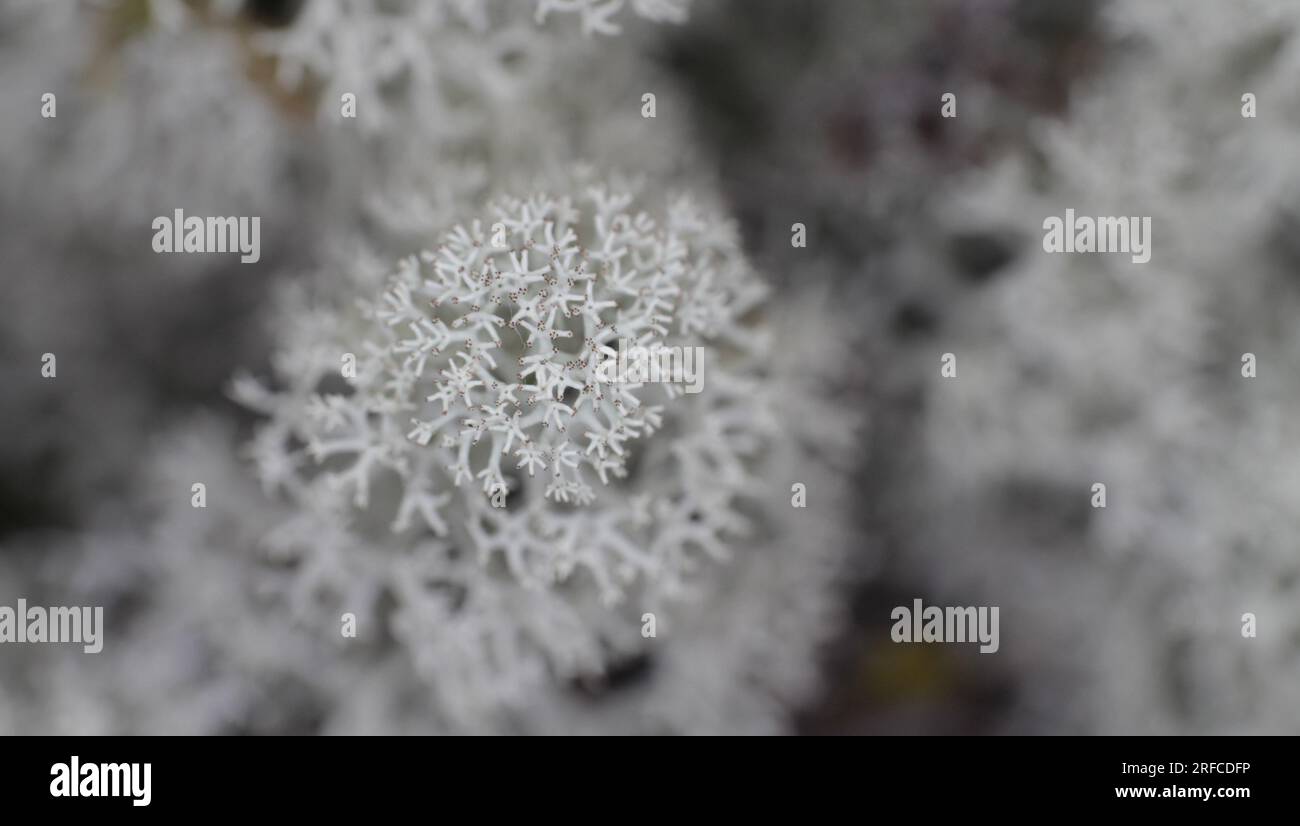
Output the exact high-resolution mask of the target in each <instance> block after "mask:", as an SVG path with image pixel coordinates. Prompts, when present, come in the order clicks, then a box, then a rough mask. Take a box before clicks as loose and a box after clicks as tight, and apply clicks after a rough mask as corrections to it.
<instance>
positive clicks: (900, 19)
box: [0, 0, 1300, 734]
mask: <svg viewBox="0 0 1300 826" xmlns="http://www.w3.org/2000/svg"><path fill="white" fill-rule="evenodd" d="M1297 66H1300V7H1297V6H1296V4H1295V3H1292V2H1288V1H1287V0H1250V1H1249V2H1237V3H1227V2H1220V1H1219V0H1178V1H1177V2H1174V0H1168V2H1165V0H1152V2H1147V0H1112V2H1108V3H1102V2H1093V0H820V1H819V2H816V3H803V2H793V0H694V2H692V0H280V1H279V2H273V1H272V0H206V1H205V0H93V1H92V0H85V1H83V2H73V0H68V2H42V0H9V2H4V3H0V111H3V112H4V113H5V117H4V118H3V119H2V120H0V225H2V226H3V227H4V231H3V233H0V261H3V267H4V271H3V275H2V276H0V278H2V279H3V286H4V287H5V299H4V300H3V301H0V387H3V391H2V392H0V426H3V427H4V428H5V430H6V432H7V433H10V434H13V437H12V438H6V439H3V440H0V605H13V604H14V602H15V601H16V600H17V599H18V598H19V597H22V598H26V599H27V600H28V601H29V602H32V603H33V604H35V603H40V604H47V605H102V606H104V608H105V614H106V618H107V629H106V631H105V645H104V650H103V652H102V653H101V654H99V655H85V654H82V653H81V650H80V648H77V647H66V646H53V645H47V646H20V645H5V646H3V647H0V733H521V734H572V733H601V734H609V733H684V734H703V733H743V734H748V733H783V732H795V731H803V732H818V733H820V732H828V731H834V732H918V731H920V732H936V731H937V732H1032V733H1040V732H1054V733H1055V732H1068V733H1076V732H1079V733H1120V732H1124V733H1133V732H1153V733H1189V732H1210V733H1226V732H1273V731H1295V730H1296V729H1297V727H1300V718H1298V715H1297V710H1298V709H1300V694H1298V693H1297V688H1298V687H1300V671H1298V670H1300V645H1297V635H1298V634H1300V623H1298V622H1297V621H1296V616H1297V613H1296V610H1295V605H1296V600H1297V596H1298V594H1297V590H1296V589H1297V587H1300V563H1298V562H1297V557H1296V554H1295V553H1294V549H1293V548H1292V547H1291V544H1290V542H1291V541H1292V537H1293V536H1294V535H1295V533H1296V528H1297V527H1300V525H1298V524H1297V518H1296V516H1295V514H1297V513H1300V502H1297V501H1296V497H1295V496H1293V495H1292V494H1293V493H1295V492H1296V490H1297V489H1296V488H1294V487H1292V485H1291V484H1290V483H1291V481H1293V480H1292V478H1291V477H1292V476H1293V475H1294V471H1293V468H1294V467H1296V466H1297V464H1298V463H1300V455H1297V451H1296V448H1295V445H1296V444H1300V441H1298V437H1300V433H1297V426H1296V425H1293V424H1288V421H1290V419H1291V418H1292V417H1290V416H1289V415H1288V414H1289V412H1290V410H1291V409H1292V408H1293V407H1294V406H1295V403H1296V400H1297V392H1296V388H1297V387H1300V383H1297V382H1296V381H1294V380H1293V379H1292V377H1291V372H1292V371H1291V370H1290V369H1289V368H1290V365H1291V364H1294V363H1296V361H1297V359H1298V358H1300V337H1298V336H1297V334H1296V333H1294V332H1293V331H1292V327H1294V325H1293V324H1290V323H1289V321H1290V316H1291V315H1292V314H1293V313H1294V311H1295V309H1296V308H1297V307H1300V282H1297V280H1296V278H1295V275H1294V272H1293V271H1294V270H1295V268H1296V266H1297V264H1298V263H1300V245H1298V244H1297V242H1296V241H1295V238H1294V236H1295V229H1296V227H1297V226H1298V225H1300V217H1298V216H1300V200H1297V198H1298V195H1300V180H1297V175H1296V174H1295V173H1294V172H1293V171H1292V167H1293V165H1292V164H1291V163H1290V160H1289V158H1290V155H1291V148H1290V144H1291V143H1292V137H1291V136H1292V135H1293V134H1294V133H1295V131H1296V127H1297V126H1300V87H1297V85H1296V83H1295V82H1294V75H1295V72H1294V71H1292V70H1293V69H1294V68H1296V67H1297ZM947 93H952V94H954V95H955V98H954V99H955V100H956V114H957V116H956V117H954V118H951V119H948V118H944V117H942V116H941V115H940V111H941V105H942V103H941V102H942V100H943V97H942V96H943V95H945V94H947ZM1246 93H1250V94H1252V95H1254V96H1255V99H1256V101H1257V106H1258V116H1257V117H1254V118H1244V117H1242V111H1241V109H1242V105H1243V103H1242V95H1243V94H1246ZM46 95H53V96H54V98H56V99H57V116H56V117H42V116H41V112H42V106H43V101H44V100H45V99H46V98H45V96H46ZM1067 208H1068V209H1074V210H1076V211H1077V212H1078V213H1079V214H1085V215H1088V214H1090V215H1140V216H1150V217H1151V224H1152V227H1153V238H1152V250H1153V254H1152V257H1151V261H1150V263H1148V264H1145V265H1134V264H1132V263H1131V262H1130V259H1129V257H1128V256H1109V255H1051V254H1046V253H1044V252H1043V248H1042V244H1041V240H1042V235H1041V233H1042V222H1043V219H1044V218H1045V217H1047V216H1052V215H1057V216H1059V215H1062V214H1063V213H1064V211H1065V210H1066V209H1067ZM176 209H183V210H185V212H186V213H187V214H191V215H221V216H227V215H233V216H259V217H260V220H261V239H262V251H261V256H260V260H259V261H258V262H257V263H256V264H241V263H239V259H238V257H237V256H233V257H232V256H229V255H221V254H188V255H177V254H157V253H155V252H154V251H153V249H152V247H151V244H150V239H151V237H152V234H153V233H152V230H151V229H150V227H151V222H152V221H153V219H154V217H155V216H159V215H163V216H166V215H171V214H172V213H173V211H174V210H176ZM796 227H801V228H802V232H803V233H804V236H803V237H804V239H805V240H806V244H803V245H801V244H797V243H793V242H792V237H795V235H796ZM620 342H624V343H626V344H629V345H631V344H636V345H641V346H655V345H664V346H668V347H681V348H690V349H691V351H692V352H693V353H697V354H698V359H699V362H698V364H699V368H700V369H701V371H702V373H701V375H702V385H701V388H700V390H701V392H699V393H694V392H683V388H682V387H681V386H680V385H674V384H672V383H653V382H639V383H621V384H620V383H609V382H606V381H604V380H603V379H602V376H601V365H602V364H603V363H604V360H605V359H607V358H609V357H611V356H614V357H616V356H617V354H618V352H619V345H620ZM943 353H954V354H956V356H957V363H958V365H959V368H958V377H957V378H956V379H954V380H947V379H944V378H942V377H941V375H940V372H939V366H940V356H941V354H943ZM1246 353H1250V354H1252V355H1253V356H1254V357H1255V358H1256V360H1257V363H1258V375H1257V377H1256V378H1245V377H1243V375H1242V372H1241V364H1242V362H1241V359H1242V356H1243V354H1246ZM46 354H52V355H54V356H56V357H57V376H54V377H46V376H43V375H42V373H41V365H42V359H43V357H44V356H45V355H46ZM1096 482H1103V483H1105V484H1106V486H1107V505H1106V507H1105V508H1104V509H1101V508H1094V507H1092V506H1091V505H1090V499H1091V498H1092V496H1093V491H1092V485H1093V484H1094V483H1096ZM196 485H201V493H196V488H195V486H196ZM799 486H802V489H801V491H802V492H801V493H799V494H796V493H795V491H796V489H799ZM801 496H806V507H796V506H794V502H795V501H798V500H799V497H801ZM196 497H199V499H198V500H196ZM196 501H197V502H199V503H200V504H201V505H202V506H201V507H198V506H196ZM803 503H804V502H803V501H800V504H803ZM914 598H922V599H924V601H925V602H927V603H929V604H949V605H994V606H1000V609H1001V622H1002V640H1001V645H1000V648H999V651H998V653H997V654H996V655H988V656H982V655H978V654H975V655H972V656H967V654H966V653H965V651H966V650H968V649H962V648H961V647H960V646H900V645H894V644H892V643H891V642H890V636H889V616H890V608H891V607H892V606H893V605H898V604H905V605H906V604H911V602H912V600H913V599H914ZM1248 613H1249V614H1252V615H1254V617H1255V618H1256V622H1257V624H1258V633H1257V636H1255V637H1252V638H1247V637H1243V635H1242V633H1241V629H1242V616H1243V615H1244V614H1248ZM345 616H346V617H351V618H352V620H354V621H355V630H356V633H355V636H351V635H348V634H345V633H343V632H342V628H343V627H344V626H345V625H346V622H345V620H344V617H345ZM647 617H649V618H650V619H649V620H647ZM648 628H652V630H653V633H648V632H647V629H648Z"/></svg>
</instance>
